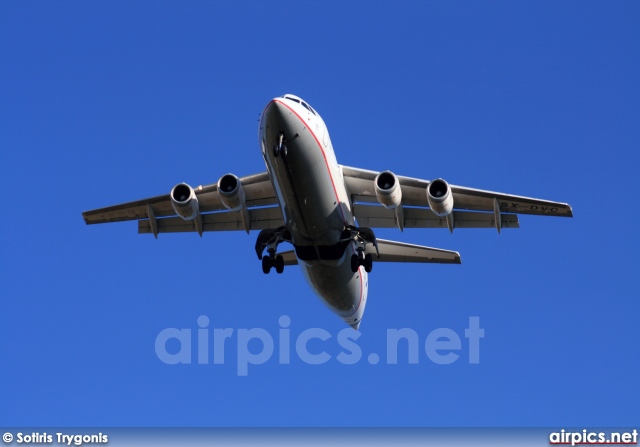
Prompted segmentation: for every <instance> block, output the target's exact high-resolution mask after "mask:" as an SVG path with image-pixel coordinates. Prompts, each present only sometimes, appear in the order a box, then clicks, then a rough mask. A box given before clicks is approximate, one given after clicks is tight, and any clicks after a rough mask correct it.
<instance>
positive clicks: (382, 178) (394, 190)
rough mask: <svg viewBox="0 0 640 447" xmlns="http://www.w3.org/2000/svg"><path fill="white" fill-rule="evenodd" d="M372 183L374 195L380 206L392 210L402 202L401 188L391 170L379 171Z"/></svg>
mask: <svg viewBox="0 0 640 447" xmlns="http://www.w3.org/2000/svg"><path fill="white" fill-rule="evenodd" d="M374 184H375V191H376V197H377V199H378V202H380V204H381V205H382V206H384V207H385V208H387V209H390V210H393V209H395V208H397V207H398V206H399V205H400V204H401V203H402V188H400V182H399V181H398V177H396V175H395V174H394V173H393V172H391V171H384V172H381V173H380V174H378V175H377V176H376V178H375V180H374Z"/></svg>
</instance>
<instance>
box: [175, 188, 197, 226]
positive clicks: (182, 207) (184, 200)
mask: <svg viewBox="0 0 640 447" xmlns="http://www.w3.org/2000/svg"><path fill="white" fill-rule="evenodd" d="M170 196H171V205H172V206H173V209H174V211H175V212H176V214H177V215H178V216H180V217H181V218H183V219H184V220H193V219H195V218H196V216H197V215H198V214H199V213H200V206H199V205H198V198H197V197H196V192H195V191H194V190H193V188H192V187H191V186H189V185H187V184H186V183H178V184H177V185H176V186H174V187H173V189H172V190H171V194H170Z"/></svg>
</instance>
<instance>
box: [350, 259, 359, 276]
mask: <svg viewBox="0 0 640 447" xmlns="http://www.w3.org/2000/svg"><path fill="white" fill-rule="evenodd" d="M359 261H360V260H359V259H358V255H351V271H352V272H353V273H355V272H357V271H358V267H359V266H360V262H359Z"/></svg>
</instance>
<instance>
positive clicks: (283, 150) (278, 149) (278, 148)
mask: <svg viewBox="0 0 640 447" xmlns="http://www.w3.org/2000/svg"><path fill="white" fill-rule="evenodd" d="M280 154H282V156H283V157H286V156H287V140H286V138H285V137H284V132H280V135H279V136H278V142H277V143H276V145H275V146H273V156H274V157H278V156H279V155H280Z"/></svg>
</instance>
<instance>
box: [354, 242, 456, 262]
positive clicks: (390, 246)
mask: <svg viewBox="0 0 640 447" xmlns="http://www.w3.org/2000/svg"><path fill="white" fill-rule="evenodd" d="M377 241H378V248H379V250H380V257H379V258H378V257H377V256H376V249H375V247H373V246H372V245H371V244H369V245H367V248H366V250H365V252H366V253H368V254H371V256H373V262H419V263H435V264H461V261H460V253H458V252H457V251H450V250H442V249H440V248H431V247H423V246H422V245H413V244H406V243H404V242H396V241H387V240H385V239H378V240H377Z"/></svg>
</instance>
